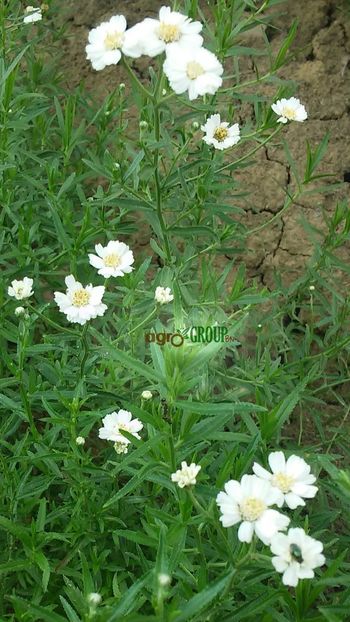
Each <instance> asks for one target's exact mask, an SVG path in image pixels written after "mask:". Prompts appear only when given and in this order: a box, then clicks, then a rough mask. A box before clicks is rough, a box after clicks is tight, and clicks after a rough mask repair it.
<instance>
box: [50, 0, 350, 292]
mask: <svg viewBox="0 0 350 622" xmlns="http://www.w3.org/2000/svg"><path fill="white" fill-rule="evenodd" d="M162 4H163V2H161V1H158V0H120V1H119V2H118V3H116V2H115V0H65V1H64V2H61V4H60V12H57V14H56V16H55V15H54V17H53V19H54V21H55V20H56V21H57V23H58V24H59V23H60V22H61V23H62V20H65V21H66V23H68V27H67V37H66V39H65V41H64V56H63V58H62V69H63V70H64V72H65V74H66V76H67V81H68V82H69V83H70V85H71V86H76V85H78V84H79V83H80V82H81V80H84V84H85V88H86V89H87V90H88V91H91V92H92V93H94V94H96V93H98V95H99V97H101V98H103V97H104V96H106V95H108V93H110V91H111V89H113V88H115V87H116V85H117V84H118V83H119V82H121V81H124V80H125V81H126V76H125V74H124V72H123V69H122V68H121V67H119V66H117V67H112V68H107V69H105V70H104V71H103V72H95V71H94V70H92V68H91V66H90V63H89V62H87V61H86V59H85V51H84V48H85V45H86V39H87V35H88V32H89V30H90V29H91V28H93V27H94V26H96V25H97V24H98V23H100V22H101V21H103V20H104V19H106V18H109V17H110V16H111V15H112V14H115V13H116V12H118V13H123V14H124V15H125V16H126V18H127V20H128V25H129V26H131V25H133V24H134V23H135V22H137V21H139V20H140V19H142V18H143V17H145V16H146V15H148V16H152V15H155V14H156V13H157V9H158V8H159V7H160V6H161V5H162ZM62 9H63V11H62ZM349 9H350V6H349V3H348V2H347V1H346V0H343V1H342V2H340V1H339V0H287V2H286V3H285V4H281V5H280V6H279V7H278V10H279V13H280V15H279V16H278V17H277V18H276V19H275V20H274V25H275V26H277V28H270V27H269V28H268V29H267V31H266V35H267V36H268V38H269V40H270V43H271V46H272V49H273V51H275V52H276V51H277V50H278V49H279V47H280V45H281V43H282V41H283V40H284V38H285V36H286V34H287V32H288V29H289V28H290V26H291V23H292V21H293V19H295V18H297V19H298V20H299V30H298V34H297V37H296V40H295V43H294V45H293V50H294V52H295V54H294V57H293V59H292V60H291V61H290V62H289V64H288V66H286V67H283V68H282V70H280V73H279V75H280V76H281V77H283V78H288V79H291V80H294V81H296V82H297V84H298V96H299V97H300V99H301V101H302V102H303V103H304V104H305V106H306V108H307V110H308V113H309V119H308V121H307V122H306V123H303V124H298V123H294V124H293V123H292V124H290V125H288V126H287V127H286V128H284V138H286V139H287V141H288V145H289V147H290V151H291V153H292V156H293V158H294V160H295V161H296V163H297V166H298V168H299V170H300V171H301V172H303V169H304V163H305V156H306V140H308V141H309V142H310V144H311V145H312V146H313V147H316V145H317V144H318V143H319V142H320V141H321V140H322V138H323V136H324V135H325V133H326V132H330V143H329V147H328V150H327V152H326V154H325V157H324V159H323V161H322V164H321V166H320V169H319V172H327V173H334V178H333V179H332V182H333V183H334V182H335V181H339V182H343V181H344V178H345V179H347V175H348V176H349V181H350V149H349V147H350V10H349ZM238 43H240V41H239V42H238ZM242 44H243V45H249V46H252V47H258V48H262V47H263V46H264V42H263V39H262V32H261V29H260V28H258V29H254V31H250V32H249V33H247V35H246V36H245V37H244V40H242ZM148 64H149V61H148V59H140V61H137V66H138V67H139V69H140V76H141V78H142V77H143V76H145V77H146V75H147V67H148ZM258 64H259V70H260V74H261V73H263V72H264V60H263V61H262V62H261V61H260V58H259V63H258ZM244 69H245V76H244V78H245V79H250V78H254V77H255V74H254V71H253V63H252V60H251V59H250V58H248V59H246V61H245V67H244ZM259 91H260V92H262V93H264V94H266V95H271V96H273V95H274V93H275V91H276V87H275V86H272V87H266V86H264V87H262V88H260V89H259ZM248 113H249V107H248ZM241 114H242V112H241ZM254 158H255V164H254V165H252V166H250V167H249V169H247V170H246V171H244V172H240V173H239V176H238V178H239V181H240V182H241V183H242V184H243V185H244V186H246V188H247V189H249V190H250V191H251V192H252V194H251V195H250V196H249V198H248V200H246V201H245V203H244V204H243V205H242V207H243V208H244V210H245V217H244V222H245V224H246V225H247V226H248V227H249V228H255V227H256V226H259V225H260V224H262V223H264V222H265V221H267V220H269V219H271V217H272V216H273V215H274V214H276V213H277V212H278V211H279V210H280V209H281V208H282V206H283V201H284V196H285V193H284V190H285V189H288V190H289V191H291V190H293V179H292V178H291V174H290V167H289V165H288V162H287V159H286V156H285V153H284V151H283V148H282V147H281V145H280V144H277V145H275V146H271V145H269V147H268V149H261V150H260V151H258V152H257V154H256V155H255V156H254ZM344 176H345V177H344ZM328 183H329V182H328ZM348 188H349V186H348V183H345V184H344V185H343V186H342V188H340V189H338V190H336V191H334V190H329V192H327V193H325V194H322V195H320V194H319V195H311V196H308V197H305V196H303V197H302V198H301V199H300V200H299V201H298V203H297V204H296V205H293V206H291V207H290V208H289V210H288V211H287V212H286V213H285V214H284V216H283V218H278V219H277V220H275V221H274V223H273V225H271V226H268V227H266V228H265V229H264V230H263V231H262V232H261V233H259V234H257V235H255V236H252V237H251V238H250V239H249V246H248V249H247V252H246V254H245V257H244V259H245V261H246V263H247V265H248V269H249V274H250V275H251V276H257V277H259V278H260V279H261V281H262V283H264V284H266V285H268V286H270V287H271V286H273V274H274V270H276V269H278V270H280V271H281V273H282V275H283V277H284V279H285V280H286V281H291V280H294V278H296V277H297V276H298V275H299V274H300V270H301V269H302V267H303V266H304V265H305V262H307V259H308V257H310V255H311V253H312V243H311V241H310V239H309V237H308V235H307V234H306V232H305V229H304V228H303V225H302V224H301V220H302V219H306V220H307V221H309V222H310V223H312V224H313V225H316V226H317V227H318V228H319V229H321V230H323V229H324V228H325V225H324V221H323V216H322V214H323V211H325V212H326V213H328V214H330V213H332V212H333V211H334V209H335V206H336V203H337V201H339V200H340V199H341V198H344V197H345V198H346V197H348V196H349V191H348ZM341 254H342V257H343V258H344V259H346V260H348V258H349V249H347V248H343V249H342V250H341Z"/></svg>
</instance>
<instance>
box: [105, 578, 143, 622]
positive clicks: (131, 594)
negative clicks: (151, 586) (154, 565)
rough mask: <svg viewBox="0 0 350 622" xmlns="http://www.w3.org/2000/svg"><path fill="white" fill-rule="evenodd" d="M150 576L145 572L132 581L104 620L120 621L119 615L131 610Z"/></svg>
mask: <svg viewBox="0 0 350 622" xmlns="http://www.w3.org/2000/svg"><path fill="white" fill-rule="evenodd" d="M149 577H150V573H149V572H147V573H146V574H145V575H144V576H143V577H141V578H140V579H138V580H137V581H135V582H134V583H133V585H132V586H131V587H130V588H129V589H128V590H127V591H126V593H125V594H124V595H123V596H122V598H121V600H120V602H119V603H118V605H117V606H116V608H115V609H114V610H113V613H112V615H111V616H110V617H109V618H107V620H106V622H121V620H122V619H123V618H122V617H121V616H125V615H127V614H128V613H130V612H131V609H132V607H133V605H135V602H137V601H136V599H137V596H138V595H139V594H140V592H142V591H143V589H144V587H145V585H146V584H147V582H148V580H149Z"/></svg>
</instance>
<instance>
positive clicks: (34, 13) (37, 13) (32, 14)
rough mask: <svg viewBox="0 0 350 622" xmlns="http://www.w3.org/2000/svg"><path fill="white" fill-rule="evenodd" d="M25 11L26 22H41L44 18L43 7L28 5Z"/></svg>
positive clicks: (24, 21) (24, 20) (24, 18)
mask: <svg viewBox="0 0 350 622" xmlns="http://www.w3.org/2000/svg"><path fill="white" fill-rule="evenodd" d="M24 12H25V16H24V17H23V23H24V24H33V23H34V22H40V20H42V18H43V16H42V12H41V9H40V8H35V7H34V6H27V7H26V9H25V11H24Z"/></svg>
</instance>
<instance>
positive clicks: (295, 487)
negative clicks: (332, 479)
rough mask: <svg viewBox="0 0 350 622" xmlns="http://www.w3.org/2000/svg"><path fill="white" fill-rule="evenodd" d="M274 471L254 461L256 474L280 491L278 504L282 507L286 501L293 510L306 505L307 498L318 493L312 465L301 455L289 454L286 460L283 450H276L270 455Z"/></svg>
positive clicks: (269, 459) (271, 466)
mask: <svg viewBox="0 0 350 622" xmlns="http://www.w3.org/2000/svg"><path fill="white" fill-rule="evenodd" d="M268 461H269V465H270V468H271V471H272V473H270V472H269V471H267V470H266V469H264V468H263V467H262V466H260V464H258V463H257V462H254V465H253V471H254V473H255V475H257V476H258V477H261V478H262V479H264V480H267V481H269V482H270V483H271V485H272V486H273V487H274V488H275V489H276V491H277V492H278V499H277V501H276V504H277V506H278V507H280V508H281V507H282V505H283V504H284V503H286V505H288V507H289V508H290V509H291V510H295V508H296V507H298V505H305V501H304V499H303V497H304V498H305V499H311V498H312V497H314V496H315V495H316V493H317V490H318V488H317V487H316V486H311V484H313V483H314V482H315V481H316V477H315V476H314V475H310V466H309V465H308V464H307V463H306V462H305V460H303V459H302V458H299V456H294V455H293V456H289V458H288V460H287V461H286V459H285V456H284V453H283V451H274V452H272V453H271V454H270V455H269V457H268Z"/></svg>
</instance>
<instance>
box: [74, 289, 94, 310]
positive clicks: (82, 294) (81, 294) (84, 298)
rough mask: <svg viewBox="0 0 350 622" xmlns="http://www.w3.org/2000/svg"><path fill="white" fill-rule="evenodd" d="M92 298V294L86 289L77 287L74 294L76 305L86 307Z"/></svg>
mask: <svg viewBox="0 0 350 622" xmlns="http://www.w3.org/2000/svg"><path fill="white" fill-rule="evenodd" d="M89 300H90V294H89V292H87V291H86V289H77V290H76V291H75V292H74V294H73V305H74V306H75V307H85V305H87V304H88V302H89Z"/></svg>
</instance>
